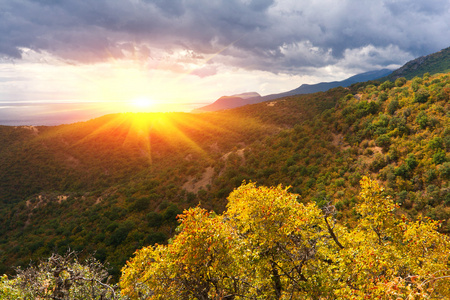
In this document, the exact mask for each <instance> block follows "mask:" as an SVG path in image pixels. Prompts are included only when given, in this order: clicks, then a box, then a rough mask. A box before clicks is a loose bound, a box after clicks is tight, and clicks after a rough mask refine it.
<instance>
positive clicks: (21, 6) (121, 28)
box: [0, 0, 450, 74]
mask: <svg viewBox="0 0 450 300" xmlns="http://www.w3.org/2000/svg"><path fill="white" fill-rule="evenodd" d="M0 1H1V0H0ZM2 2H6V3H2V5H1V6H0V56H3V57H9V58H16V59H17V58H20V57H21V53H22V50H21V49H23V48H29V49H32V50H35V51H45V52H48V53H51V54H53V55H55V56H57V57H60V58H62V59H65V60H70V61H73V62H77V63H94V62H99V61H103V60H107V59H109V58H115V59H121V58H124V57H126V56H127V55H129V54H130V53H133V55H137V56H139V57H140V58H143V57H148V58H151V59H153V58H154V57H153V56H152V53H153V52H159V53H164V54H165V55H167V56H170V55H171V53H173V51H175V50H177V49H184V50H189V51H191V53H197V54H198V55H204V56H208V55H209V56H212V55H214V54H215V53H219V52H220V54H219V55H216V56H214V58H213V59H212V61H214V62H216V63H223V64H228V65H231V66H237V67H243V68H247V69H256V70H266V71H270V72H275V73H276V72H288V73H294V72H296V71H298V70H299V69H301V68H305V67H322V66H326V65H333V64H339V63H341V64H345V63H346V62H347V61H348V64H351V63H350V61H351V60H352V59H354V61H358V60H359V59H363V58H369V59H370V61H371V64H372V65H371V66H386V65H389V64H401V63H403V62H404V60H405V59H407V58H408V59H410V58H412V57H414V56H419V55H425V54H428V53H431V52H434V51H438V50H440V49H442V48H445V47H448V46H449V44H450V32H449V29H450V18H449V15H450V3H449V1H447V0H429V1H419V0H417V1H412V0H385V1H371V0H366V1H364V0H347V1H345V0H342V1H335V0H328V1H326V0H322V1H309V0H308V1H306V0H305V1H300V0H298V1H295V0H292V1H287V0H284V1H272V0H259V1H258V0H191V1H186V0H184V1H183V0H95V1H87V0H84V1H81V0H66V1H62V0H60V1H58V0H17V1H5V0H3V1H2ZM387 50H394V52H393V54H392V55H389V52H388V51H387ZM160 57H164V55H160ZM192 59H193V60H195V57H192ZM371 66H367V68H370V67H371ZM205 70H206V69H205ZM207 70H208V72H205V74H209V73H214V72H213V70H215V68H213V67H210V68H208V69H207ZM200 73H201V72H199V74H200ZM202 74H203V73H202Z"/></svg>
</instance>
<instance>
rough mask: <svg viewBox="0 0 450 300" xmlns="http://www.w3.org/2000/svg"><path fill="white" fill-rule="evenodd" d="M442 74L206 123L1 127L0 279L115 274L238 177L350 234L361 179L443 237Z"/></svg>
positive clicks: (247, 110) (189, 118) (187, 118)
mask: <svg viewBox="0 0 450 300" xmlns="http://www.w3.org/2000/svg"><path fill="white" fill-rule="evenodd" d="M449 97H450V74H440V75H434V76H428V75H426V76H424V77H423V78H415V79H414V80H412V81H406V80H403V79H397V80H396V81H395V82H388V81H387V82H384V83H381V84H380V83H372V84H369V83H365V84H357V85H353V86H351V87H349V88H336V89H333V90H330V91H328V92H321V93H316V94H311V95H298V96H290V97H286V98H282V99H277V100H273V101H269V102H264V103H258V104H255V105H251V106H250V105H249V106H245V107H241V108H237V109H234V110H228V111H223V112H214V113H204V114H184V113H170V114H123V115H122V114H118V115H108V116H104V117H102V118H98V119H94V120H91V121H88V122H82V123H76V124H71V125H62V126H56V127H26V128H25V127H18V128H16V127H6V126H2V127H0V141H1V143H2V145H6V146H5V147H2V148H1V149H0V177H1V178H0V202H1V206H0V228H1V229H0V273H11V272H12V267H13V266H17V265H27V264H28V262H29V260H30V259H34V260H36V259H38V258H41V257H46V256H49V255H50V254H51V253H53V252H56V253H65V252H66V251H67V249H69V248H70V249H74V250H77V251H84V252H85V253H95V257H96V258H97V259H99V260H100V261H102V262H108V263H109V264H110V265H111V268H112V270H111V273H112V274H113V275H114V276H115V277H116V279H117V278H118V276H119V274H120V269H121V268H122V267H123V266H124V265H125V262H126V261H127V260H128V259H129V258H130V257H131V256H132V254H133V252H134V251H135V250H136V249H139V248H142V247H144V246H147V245H151V244H154V243H160V244H161V243H162V244H164V243H166V242H167V239H168V238H170V237H172V236H173V235H174V233H175V231H174V230H175V227H176V225H177V222H176V215H177V214H179V213H181V211H182V210H183V209H186V208H189V207H195V206H197V205H200V206H201V207H203V208H206V209H208V210H214V211H216V212H217V213H222V212H223V211H225V209H226V204H227V200H226V198H227V196H228V195H229V194H230V192H232V191H233V189H235V188H237V187H239V186H240V185H241V184H242V182H243V181H244V180H245V181H247V182H249V181H253V182H256V183H257V184H258V185H265V186H276V185H278V184H283V185H285V186H291V188H290V191H291V192H293V193H297V194H299V195H300V199H301V200H300V201H301V202H302V203H307V202H309V201H313V202H315V203H316V204H317V205H318V207H319V208H320V207H323V206H324V205H328V204H330V203H331V204H334V206H335V207H336V209H337V215H336V217H337V219H338V220H340V221H341V222H342V223H343V224H346V225H347V226H349V227H352V226H354V225H355V224H357V222H358V213H357V212H356V211H355V203H356V200H357V199H356V195H357V194H358V193H359V191H360V187H359V182H360V180H361V179H362V177H363V176H364V175H367V176H369V177H371V178H373V179H376V180H378V181H379V182H380V184H381V185H382V186H384V187H385V193H387V194H388V195H390V196H391V197H392V199H393V200H394V201H395V202H396V203H398V204H399V205H400V211H401V212H404V213H406V214H407V215H409V216H410V217H411V218H417V217H418V216H419V215H424V216H427V217H429V218H431V219H434V220H442V225H441V227H440V229H439V230H440V231H441V232H443V233H449V232H450V224H449V222H448V220H449V218H450V193H449V188H450V187H449V184H448V179H449V178H450V156H449V154H448V152H449V148H450V129H449V128H450V126H449Z"/></svg>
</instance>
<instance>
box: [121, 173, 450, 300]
mask: <svg viewBox="0 0 450 300" xmlns="http://www.w3.org/2000/svg"><path fill="white" fill-rule="evenodd" d="M228 201H229V202H228V205H227V210H226V211H225V212H224V213H223V214H221V215H216V214H214V213H210V212H208V211H206V210H204V209H201V208H199V207H196V208H191V209H189V210H186V211H184V213H183V214H182V215H180V217H179V219H180V223H181V224H180V226H179V227H178V230H179V232H178V235H176V236H175V237H174V238H173V239H172V240H171V242H170V243H169V244H168V245H155V246H150V247H145V248H143V249H141V250H138V251H137V252H136V253H135V256H134V258H133V259H131V260H130V261H129V262H128V263H127V265H126V266H125V267H124V268H123V270H122V277H121V282H120V285H121V288H122V293H123V295H126V296H129V297H131V298H132V299H443V298H448V297H450V284H449V283H450V281H449V278H450V270H449V257H450V254H449V253H450V252H449V251H450V241H449V238H448V237H447V236H445V235H443V234H440V233H439V232H438V231H437V228H438V226H439V223H438V222H436V221H433V220H431V219H428V218H419V219H418V220H416V221H413V220H409V219H407V218H406V217H405V216H399V215H397V214H396V204H395V203H394V202H393V201H392V200H391V199H390V198H389V197H388V196H385V195H384V193H383V188H381V187H380V186H379V185H378V183H377V182H376V181H373V180H370V179H369V178H367V177H364V178H363V179H362V180H361V193H360V197H359V202H358V203H357V207H356V211H355V213H356V214H357V218H358V224H357V226H354V227H352V228H349V227H347V226H345V225H344V224H339V223H336V220H335V218H334V210H333V207H332V206H330V205H325V206H323V207H322V208H319V207H318V206H317V205H316V204H315V203H307V204H303V203H301V202H300V201H299V198H298V195H295V194H291V193H289V192H288V191H287V189H286V188H283V187H281V186H278V187H272V188H267V187H258V186H256V184H254V183H249V184H243V185H242V186H241V187H239V188H238V189H236V190H235V191H233V192H232V193H231V194H230V196H229V198H228Z"/></svg>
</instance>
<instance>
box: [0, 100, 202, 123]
mask: <svg viewBox="0 0 450 300" xmlns="http://www.w3.org/2000/svg"><path fill="white" fill-rule="evenodd" d="M207 104H208V103H182V104H176V106H175V105H174V106H173V107H176V109H174V110H173V111H176V112H190V111H192V110H193V109H196V108H199V107H202V106H205V105H207ZM159 111H161V110H159ZM166 111H167V110H166ZM123 112H133V110H132V109H129V107H128V106H127V108H125V104H123V103H122V104H121V103H111V104H108V103H104V102H73V103H50V102H1V101H0V125H10V126H20V125H35V126H39V125H46V126H54V125H61V124H71V123H76V122H82V121H87V120H90V119H94V118H97V117H101V116H103V115H107V114H112V113H123ZM148 112H158V107H152V108H150V109H149V110H148Z"/></svg>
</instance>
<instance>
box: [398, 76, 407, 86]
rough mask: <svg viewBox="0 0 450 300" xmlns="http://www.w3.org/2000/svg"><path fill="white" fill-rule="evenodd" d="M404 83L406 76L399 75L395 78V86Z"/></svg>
mask: <svg viewBox="0 0 450 300" xmlns="http://www.w3.org/2000/svg"><path fill="white" fill-rule="evenodd" d="M405 83H406V78H405V77H400V78H397V79H396V80H395V86H396V87H402V86H403V85H405Z"/></svg>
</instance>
